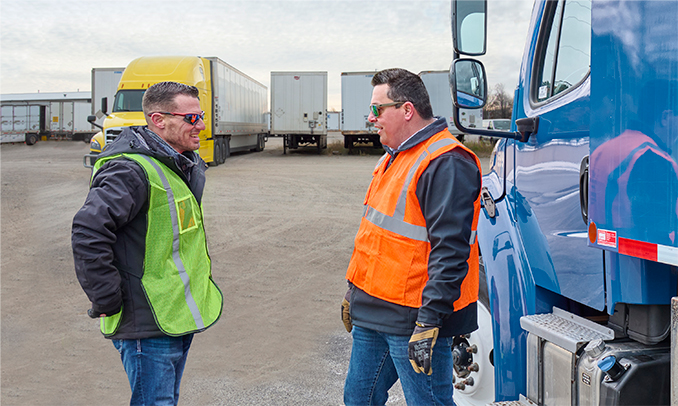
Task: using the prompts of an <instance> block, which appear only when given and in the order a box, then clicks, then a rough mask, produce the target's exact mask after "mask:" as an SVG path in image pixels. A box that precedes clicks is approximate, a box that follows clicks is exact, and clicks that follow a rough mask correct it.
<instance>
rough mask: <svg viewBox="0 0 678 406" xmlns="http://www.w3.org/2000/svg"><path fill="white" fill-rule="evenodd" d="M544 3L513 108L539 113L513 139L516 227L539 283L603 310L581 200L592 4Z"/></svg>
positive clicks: (599, 274)
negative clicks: (523, 136)
mask: <svg viewBox="0 0 678 406" xmlns="http://www.w3.org/2000/svg"><path fill="white" fill-rule="evenodd" d="M540 7H542V8H543V13H542V18H541V21H537V24H539V29H538V32H535V33H534V36H535V37H534V39H533V41H532V42H531V45H530V48H529V52H528V53H527V54H526V58H527V60H526V61H524V65H525V66H524V69H523V72H521V76H522V77H521V82H522V84H523V85H521V86H519V89H518V91H517V92H516V100H515V105H514V119H520V118H523V117H531V118H535V117H537V118H538V129H537V132H536V133H534V134H533V135H532V136H531V137H530V138H529V140H528V141H527V142H526V143H520V142H516V143H514V148H515V167H514V171H513V174H512V177H513V179H512V181H513V184H514V186H515V188H514V190H513V194H512V196H513V204H514V209H515V213H516V224H517V228H518V230H519V232H520V234H521V236H522V241H524V243H525V252H526V255H527V257H528V258H527V259H528V261H529V264H530V267H531V268H532V273H533V276H534V281H535V284H536V285H538V286H541V287H543V288H546V289H548V290H551V291H553V292H556V293H558V294H561V295H563V296H565V297H567V298H569V299H572V300H575V301H577V302H580V303H584V304H586V305H588V306H590V307H593V308H595V309H598V310H602V309H603V308H604V306H605V294H604V289H603V287H604V275H603V264H602V255H601V253H600V252H597V251H596V250H591V249H589V248H587V239H586V237H587V233H586V230H587V225H586V223H585V222H584V220H583V219H582V216H581V209H580V200H579V171H580V164H581V162H582V160H583V159H584V158H585V157H586V156H587V155H588V151H589V126H590V106H589V101H590V80H591V78H590V75H589V72H590V59H591V57H590V54H591V45H590V44H591V1H590V0H582V1H574V0H559V1H553V2H550V1H549V2H543V3H541V5H540ZM526 62H527V63H526ZM509 176H510V175H509Z"/></svg>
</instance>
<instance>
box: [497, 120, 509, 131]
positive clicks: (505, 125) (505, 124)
mask: <svg viewBox="0 0 678 406" xmlns="http://www.w3.org/2000/svg"><path fill="white" fill-rule="evenodd" d="M493 124H494V129H495V130H503V131H508V130H509V129H510V128H511V120H494V123H493Z"/></svg>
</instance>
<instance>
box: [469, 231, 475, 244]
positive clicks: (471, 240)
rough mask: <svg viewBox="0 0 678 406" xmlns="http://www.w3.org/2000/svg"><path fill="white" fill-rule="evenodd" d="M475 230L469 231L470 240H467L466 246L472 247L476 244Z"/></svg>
mask: <svg viewBox="0 0 678 406" xmlns="http://www.w3.org/2000/svg"><path fill="white" fill-rule="evenodd" d="M476 233H477V231H476V230H471V238H469V240H468V245H473V244H475V243H476Z"/></svg>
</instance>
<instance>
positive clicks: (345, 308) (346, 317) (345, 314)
mask: <svg viewBox="0 0 678 406" xmlns="http://www.w3.org/2000/svg"><path fill="white" fill-rule="evenodd" d="M350 300H351V289H349V290H348V291H347V292H346V294H345V295H344V300H342V301H341V321H343V322H344V327H345V328H346V331H348V332H349V333H350V332H351V330H353V323H352V321H351V312H350V306H351V303H350V302H349V301H350Z"/></svg>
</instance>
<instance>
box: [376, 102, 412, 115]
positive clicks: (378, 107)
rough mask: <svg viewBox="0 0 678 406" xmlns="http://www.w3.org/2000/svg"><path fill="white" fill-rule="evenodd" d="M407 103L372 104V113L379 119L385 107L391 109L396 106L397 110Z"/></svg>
mask: <svg viewBox="0 0 678 406" xmlns="http://www.w3.org/2000/svg"><path fill="white" fill-rule="evenodd" d="M405 103H407V102H393V103H384V104H370V111H371V112H372V115H374V117H379V113H380V112H381V109H382V108H384V107H391V106H396V108H398V107H400V106H401V105H403V104H405Z"/></svg>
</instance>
